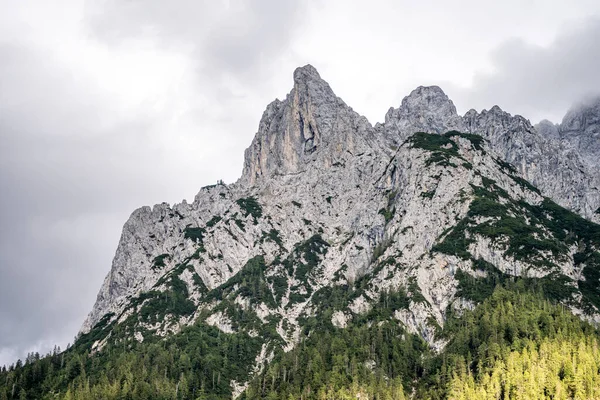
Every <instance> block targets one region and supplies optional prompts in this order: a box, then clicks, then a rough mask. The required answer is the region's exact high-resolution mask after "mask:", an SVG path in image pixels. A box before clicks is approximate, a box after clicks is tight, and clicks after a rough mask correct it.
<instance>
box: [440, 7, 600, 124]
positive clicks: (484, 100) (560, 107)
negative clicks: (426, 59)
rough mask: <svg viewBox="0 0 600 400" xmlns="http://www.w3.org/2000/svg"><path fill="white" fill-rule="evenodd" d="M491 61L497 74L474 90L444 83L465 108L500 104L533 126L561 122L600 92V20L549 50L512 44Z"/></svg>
mask: <svg viewBox="0 0 600 400" xmlns="http://www.w3.org/2000/svg"><path fill="white" fill-rule="evenodd" d="M491 62H492V66H493V69H494V72H491V73H479V74H477V75H476V76H475V78H474V80H473V84H472V85H471V87H469V88H458V87H456V86H453V85H451V84H447V85H444V87H447V88H448V93H449V95H450V96H451V97H452V98H453V100H454V101H455V102H456V103H457V106H458V107H459V108H461V109H462V110H463V111H466V109H467V108H477V109H482V108H487V109H489V108H491V107H492V106H493V105H495V104H497V105H499V106H500V107H501V108H503V109H504V110H506V111H509V112H512V113H519V114H522V115H524V116H526V117H528V118H530V119H531V120H532V122H537V121H539V120H541V119H543V118H547V119H550V120H552V121H553V122H560V120H561V119H562V116H563V115H564V114H565V112H566V111H567V109H568V108H569V107H570V106H571V105H572V104H574V103H576V102H578V101H580V100H581V99H582V98H584V97H589V96H593V95H595V94H598V93H600V74H599V73H598V71H600V19H590V20H587V21H584V22H583V23H581V22H580V23H579V24H578V25H577V26H570V27H568V28H566V29H565V30H563V31H562V32H561V33H560V34H559V35H558V36H557V37H556V38H555V40H554V41H553V42H552V44H550V45H549V46H547V47H541V46H534V45H530V44H528V43H526V42H524V41H523V40H520V39H513V40H510V41H507V42H505V43H504V44H503V45H501V46H499V47H498V48H496V49H495V50H494V51H493V52H492V53H491Z"/></svg>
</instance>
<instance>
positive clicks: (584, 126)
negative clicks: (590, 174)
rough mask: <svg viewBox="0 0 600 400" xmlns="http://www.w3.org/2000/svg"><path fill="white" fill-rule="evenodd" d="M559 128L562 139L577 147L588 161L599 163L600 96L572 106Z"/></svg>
mask: <svg viewBox="0 0 600 400" xmlns="http://www.w3.org/2000/svg"><path fill="white" fill-rule="evenodd" d="M558 130H559V136H560V139H561V140H562V141H564V142H566V143H569V144H570V145H571V146H573V147H574V148H576V149H577V150H578V151H579V152H580V153H581V155H582V156H583V157H584V158H585V160H586V161H587V162H588V163H590V164H594V163H597V161H598V154H599V153H600V97H597V98H593V99H590V100H588V101H586V102H583V103H580V104H578V105H576V106H574V107H572V108H571V109H570V110H569V111H568V112H567V114H566V115H565V117H564V118H563V120H562V123H561V124H560V126H559V128H558Z"/></svg>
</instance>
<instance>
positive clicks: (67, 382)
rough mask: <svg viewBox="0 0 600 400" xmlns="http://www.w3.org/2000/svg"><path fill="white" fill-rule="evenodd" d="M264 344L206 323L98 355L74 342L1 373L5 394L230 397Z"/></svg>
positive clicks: (39, 396)
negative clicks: (231, 383)
mask: <svg viewBox="0 0 600 400" xmlns="http://www.w3.org/2000/svg"><path fill="white" fill-rule="evenodd" d="M260 346H261V339H260V338H253V337H250V336H248V335H246V334H224V333H223V332H221V331H219V330H218V329H217V328H215V327H211V326H207V325H205V324H197V325H195V326H191V327H187V328H184V329H183V330H182V331H181V332H180V333H178V334H176V335H173V336H170V337H169V338H167V339H165V340H161V341H154V340H148V341H146V340H145V341H144V342H143V343H138V342H137V341H135V340H129V341H127V342H122V343H116V344H114V345H113V344H108V345H107V347H106V348H104V349H103V350H102V351H101V352H98V353H94V354H90V353H89V351H88V349H87V348H82V347H81V346H75V347H72V348H70V349H69V350H67V351H65V352H63V353H60V352H53V353H50V354H48V355H47V356H45V357H42V358H39V359H37V360H35V361H32V362H30V363H27V364H26V365H21V366H18V367H16V368H12V369H11V370H10V371H7V372H5V373H0V378H1V379H0V397H2V394H5V395H6V397H5V398H7V399H16V398H18V397H19V396H20V397H21V398H27V399H55V398H59V399H73V398H74V399H108V400H117V399H132V400H137V399H139V400H142V399H149V398H152V399H197V398H202V399H215V400H216V399H230V398H231V387H230V382H231V380H232V379H235V380H237V381H240V382H242V381H245V380H247V379H248V377H249V371H250V370H251V365H252V364H253V362H254V359H255V357H256V355H257V354H258V352H259V351H260ZM13 386H14V390H13ZM12 392H14V393H15V396H14V397H13V396H12V395H11V393H12ZM176 393H177V395H176Z"/></svg>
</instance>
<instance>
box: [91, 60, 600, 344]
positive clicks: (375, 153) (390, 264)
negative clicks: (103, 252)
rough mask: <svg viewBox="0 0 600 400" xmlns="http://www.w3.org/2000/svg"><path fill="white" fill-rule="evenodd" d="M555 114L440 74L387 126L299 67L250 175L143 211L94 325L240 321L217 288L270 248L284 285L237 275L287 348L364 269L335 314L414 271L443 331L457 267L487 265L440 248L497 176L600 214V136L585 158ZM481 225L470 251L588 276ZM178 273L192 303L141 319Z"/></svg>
mask: <svg viewBox="0 0 600 400" xmlns="http://www.w3.org/2000/svg"><path fill="white" fill-rule="evenodd" d="M586 112H587V111H586ZM590 113H591V114H590V115H592V114H593V115H596V116H597V114H594V112H593V110H592V111H590ZM586 115H587V116H586V117H585V118H584V121H585V123H584V122H582V121H583V120H582V119H581V118H580V117H572V118H569V121H571V120H573V121H575V122H572V123H569V124H568V126H571V127H577V129H578V130H575V128H573V129H572V130H571V131H568V132H575V131H577V132H588V133H589V132H592V131H593V129H595V128H593V126H595V125H594V123H592V122H590V121H594V117H593V115H592V116H590V115H588V114H586ZM565 118H567V117H565ZM563 124H564V122H563ZM565 126H567V125H565ZM590 127H591V128H590ZM554 128H556V127H554V126H553V125H551V124H544V125H543V127H540V128H538V129H536V128H534V127H533V126H532V125H531V124H530V123H529V121H527V120H526V119H524V118H523V117H521V116H518V115H517V116H512V115H510V114H508V113H506V112H504V111H502V110H501V109H500V108H499V107H493V108H492V109H490V110H489V111H487V110H483V111H482V112H481V113H478V112H476V111H475V110H470V111H469V112H467V113H466V114H465V116H462V117H461V116H459V115H458V114H457V112H456V108H455V107H454V104H453V103H452V101H451V100H450V99H449V98H448V97H447V96H446V95H445V94H444V92H443V91H442V90H441V89H440V88H438V87H435V86H432V87H419V88H417V89H416V90H414V91H413V92H412V93H411V94H410V95H409V96H408V97H406V98H405V99H404V100H403V101H402V103H401V105H400V107H398V108H397V109H394V108H392V109H390V110H389V111H388V113H387V114H386V118H385V122H384V123H383V124H377V125H376V126H375V127H373V126H372V125H371V124H370V123H369V122H368V121H367V120H366V118H364V117H362V116H360V115H359V114H357V113H356V112H354V111H353V110H352V109H351V108H350V107H348V106H347V105H346V104H345V103H344V102H343V101H342V100H341V99H340V98H338V97H337V96H335V94H334V92H333V91H332V89H331V88H330V86H329V85H328V84H327V82H325V81H324V80H323V79H321V77H320V76H319V74H318V72H317V71H316V70H315V68H313V67H312V66H310V65H307V66H304V67H302V68H298V69H297V70H296V71H295V72H294V86H293V89H292V90H291V92H290V93H289V94H288V95H287V97H286V98H285V99H284V100H283V101H280V100H275V101H274V102H272V103H271V104H269V105H268V106H267V109H266V110H265V112H264V114H263V116H262V119H261V121H260V124H259V128H258V132H257V133H256V135H255V137H254V140H253V141H252V144H251V145H250V147H249V148H248V149H247V150H246V152H245V161H244V169H243V173H242V176H241V178H240V179H239V181H238V182H236V183H233V184H230V185H224V184H219V185H216V186H214V187H207V188H203V189H201V190H200V192H199V193H198V195H197V196H196V197H195V199H194V202H193V203H191V204H188V203H186V202H183V203H182V204H176V205H173V206H170V205H168V204H160V205H156V206H154V207H153V208H150V207H143V208H140V209H139V210H137V211H135V212H134V213H133V214H132V215H131V217H130V219H129V220H128V221H127V223H126V224H125V226H124V228H123V234H122V237H121V240H120V242H119V246H118V248H117V251H116V255H115V258H114V260H113V265H112V269H111V271H110V273H109V274H108V276H107V277H106V279H105V281H104V284H103V285H102V288H101V289H100V292H99V294H98V298H97V302H96V304H95V305H94V308H93V310H92V312H91V313H90V314H89V316H88V318H87V320H86V321H85V323H84V325H83V326H82V329H81V331H82V332H83V333H85V332H88V331H90V329H92V328H93V327H94V325H95V324H96V323H98V322H99V321H101V319H102V318H103V317H104V316H107V314H110V318H109V322H110V323H113V324H129V325H127V326H128V327H127V329H131V330H132V331H131V332H130V333H131V335H132V337H135V338H136V339H138V338H141V339H138V340H143V335H144V334H148V333H149V332H150V333H152V334H158V335H167V334H169V333H172V332H177V331H178V330H179V329H181V327H182V326H185V325H188V324H191V323H193V322H194V321H196V320H197V319H198V318H200V316H201V315H202V316H203V318H204V317H206V320H205V322H206V323H208V324H213V325H215V326H217V327H219V328H220V329H222V330H223V331H226V332H229V331H231V330H232V329H234V328H233V327H234V326H237V325H238V324H235V323H233V324H232V321H230V319H229V318H231V316H227V315H226V314H225V313H224V312H223V310H217V309H216V307H218V301H217V300H215V299H216V298H219V299H220V298H223V296H224V294H223V293H222V292H220V295H219V296H217V297H211V295H210V294H211V293H214V291H215V290H221V291H224V290H225V289H223V288H224V287H225V288H226V287H227V284H228V282H231V279H232V278H233V277H235V276H236V275H237V274H239V273H241V272H243V271H244V269H245V268H246V266H247V265H248V263H249V262H250V261H251V260H254V263H255V264H253V265H256V262H258V261H256V260H257V257H259V258H260V260H262V261H260V262H263V263H264V265H263V269H264V271H263V272H264V276H265V280H266V281H267V285H266V286H267V287H268V290H270V291H272V292H273V299H274V301H271V302H268V301H265V300H264V299H263V301H262V302H261V301H258V302H256V301H254V300H253V299H250V298H248V297H247V296H246V295H244V294H241V293H238V292H236V290H237V288H238V286H239V285H240V283H239V282H238V283H236V284H235V285H234V284H232V287H231V288H227V290H229V292H227V293H228V294H227V296H229V297H230V298H228V300H229V301H230V302H231V306H232V307H234V306H235V307H241V308H242V309H243V310H244V311H245V312H246V311H248V312H252V313H255V314H256V317H257V319H258V320H260V321H261V323H264V324H266V323H268V321H269V318H270V317H273V316H276V317H278V318H281V320H280V323H279V324H278V326H277V332H278V334H279V335H280V336H281V339H282V340H283V342H284V343H286V346H287V347H286V349H289V348H291V347H292V346H293V345H294V344H295V343H296V341H297V339H298V335H299V332H300V329H301V328H302V327H301V321H302V319H303V317H307V316H310V315H311V313H314V310H315V307H316V306H317V305H315V304H313V303H312V296H313V295H314V293H317V292H318V291H319V290H320V289H323V288H325V287H331V286H335V285H340V284H347V283H349V282H352V281H354V280H355V279H357V278H358V277H362V276H367V277H368V278H369V279H370V281H369V282H370V283H371V284H370V285H367V286H365V287H367V288H368V289H366V291H365V293H364V295H361V296H358V297H356V298H355V299H354V300H353V302H352V304H349V305H348V306H347V307H346V308H345V309H344V310H343V311H340V313H337V314H336V315H335V321H334V324H342V325H343V321H345V320H346V318H347V317H348V316H349V315H351V314H352V313H360V312H363V311H364V310H366V309H368V308H369V304H370V302H372V301H373V299H376V298H377V296H378V293H379V292H380V291H382V290H388V289H394V288H398V287H405V288H407V287H411V288H413V289H414V290H418V291H419V292H420V294H421V297H422V298H423V299H424V300H423V301H418V302H417V301H416V300H415V301H414V304H412V306H411V307H410V308H409V309H408V310H403V311H402V312H400V313H398V315H397V318H398V319H399V320H401V321H402V322H403V323H404V324H405V325H406V326H407V327H408V329H409V330H411V331H412V332H418V333H420V334H422V335H423V336H424V337H425V338H426V339H428V340H429V341H430V342H431V343H432V344H433V345H438V344H435V343H434V337H433V331H432V329H431V326H430V324H429V322H428V321H429V320H430V318H433V319H434V320H435V321H437V322H438V323H440V324H443V322H444V315H445V314H446V310H447V308H448V307H458V304H463V305H464V304H466V303H465V302H464V301H462V300H461V299H457V298H456V285H457V283H456V282H457V281H456V279H455V278H454V272H455V271H456V270H465V271H467V272H466V273H470V272H468V271H471V272H472V264H471V261H472V260H470V259H469V260H467V259H463V258H461V257H458V256H456V255H448V254H447V253H443V252H436V251H434V250H433V248H434V245H435V244H436V243H440V241H442V240H443V238H444V235H446V234H447V232H449V231H450V230H452V229H454V228H456V226H457V224H458V221H461V220H462V221H465V219H467V217H468V212H469V207H470V205H471V204H472V202H473V201H474V199H475V197H476V196H477V195H476V193H475V190H476V189H475V188H487V189H489V186H490V182H494V183H493V185H494V187H495V188H496V189H495V190H496V192H497V193H496V196H497V195H498V193H500V194H501V195H502V196H504V200H503V201H504V202H505V203H506V204H514V207H515V208H514V209H513V210H512V211H511V212H525V211H524V210H520V209H518V207H519V206H518V204H522V202H525V203H526V204H530V205H531V206H532V207H539V206H540V204H541V203H542V202H543V196H548V197H551V198H552V199H554V200H555V201H556V202H558V203H559V204H561V205H563V206H565V207H568V208H571V209H573V210H575V211H577V212H578V213H580V214H581V215H583V216H585V217H586V218H589V219H596V220H597V219H598V218H599V217H600V215H598V214H594V211H595V210H596V209H598V208H599V207H600V197H599V195H598V193H599V188H600V185H599V184H598V179H599V176H598V175H599V173H598V171H599V168H598V162H597V160H596V161H594V157H593V156H592V154H596V155H598V153H594V150H593V148H592V147H593V146H590V147H589V148H588V152H589V155H587V156H586V157H587V158H586V159H587V161H584V157H582V155H581V153H580V151H579V150H578V148H577V147H576V146H574V145H571V144H570V142H569V143H567V141H566V139H562V138H563V133H564V132H567V131H565V130H563V128H562V126H561V127H559V128H556V129H554ZM451 130H458V131H462V132H465V133H471V134H475V135H479V136H481V137H483V138H485V139H486V140H485V141H482V144H478V143H479V142H478V139H477V138H478V136H474V137H469V136H468V135H443V136H438V134H444V133H445V132H447V131H451ZM416 132H430V133H433V134H435V135H433V136H432V135H425V136H419V135H414V134H415V133H416ZM588 133H586V134H585V135H588ZM565 135H566V134H565ZM582 135H584V134H583V133H582V134H581V135H579V136H582ZM588 136H590V137H592V136H593V133H592V134H589V135H588ZM565 137H566V136H565ZM432 138H433V139H432ZM419 140H421V141H425V142H419ZM432 149H433V150H432ZM506 163H509V164H512V166H513V167H514V169H513V168H512V167H509V166H507V164H506ZM522 177H524V178H526V179H527V180H529V181H530V182H532V183H533V184H534V185H535V186H537V187H538V188H539V189H540V190H541V194H540V193H539V192H538V191H537V189H535V188H533V187H531V185H529V184H528V183H527V182H524V181H523V180H522V179H521V178H522ZM499 207H501V206H499ZM515 210H516V211H515ZM519 210H520V211H519ZM482 218H483V217H482ZM486 218H487V217H486ZM470 223H472V224H476V223H481V221H480V220H473V221H470ZM540 232H541V233H539V235H544V234H548V232H545V231H543V230H542V231H540ZM473 234H474V233H473ZM477 239H478V240H475V241H473V242H472V243H470V244H469V246H470V247H469V248H468V249H464V251H468V252H470V254H471V256H472V257H474V258H476V259H483V260H485V261H487V262H489V263H491V264H493V265H494V266H495V267H496V268H498V269H499V270H500V271H502V272H503V273H507V274H513V275H524V274H527V275H528V276H531V277H542V276H546V275H548V274H549V273H550V272H549V271H548V270H543V269H540V268H539V265H541V264H540V263H542V264H543V263H550V264H553V265H555V267H556V268H555V269H556V271H552V272H553V273H560V274H562V275H564V276H566V277H568V279H571V280H572V281H573V282H575V281H576V280H579V279H581V276H580V271H579V270H578V269H577V268H576V266H575V264H574V259H573V254H572V253H573V252H575V248H569V249H567V250H565V251H566V253H565V254H562V255H560V257H558V256H556V257H554V256H549V255H547V254H541V253H540V254H539V255H538V256H539V257H541V261H540V259H536V260H535V261H536V263H537V264H536V263H532V262H529V261H528V260H516V259H515V258H514V257H512V256H511V255H510V254H509V253H507V249H506V248H504V247H502V245H501V244H498V243H494V242H493V241H492V240H490V239H489V238H485V237H481V238H479V237H478V238H477ZM550 239H553V238H550ZM532 240H537V239H536V238H533V239H532ZM553 257H554V258H553ZM390 260H391V261H390ZM261 265H262V264H261ZM174 279H176V283H177V287H178V288H179V289H178V290H181V287H182V286H185V288H186V289H185V292H186V293H187V300H188V301H189V302H191V311H190V303H185V304H184V305H183V306H181V307H177V308H175V307H174V308H173V310H171V311H165V315H161V319H160V321H146V320H144V319H143V318H142V317H139V319H138V317H137V316H138V315H142V316H143V315H146V316H148V315H149V313H148V312H146V313H144V312H142V311H143V310H145V309H144V307H146V305H147V304H148V303H151V302H152V301H154V300H156V301H155V304H157V303H160V301H161V299H164V298H169V295H168V294H169V293H170V291H171V290H174V289H173V288H174V287H175V286H176V285H175V284H174V283H173V280H174ZM244 279H250V278H248V277H246V278H244ZM242 282H243V280H242ZM171 284H173V288H172V287H171V286H170V285H171ZM236 285H237V286H236ZM415 285H416V286H415ZM415 288H416V289H415ZM413 289H411V290H413ZM157 293H158V295H157ZM163 293H164V295H162V294H163ZM142 295H146V296H150V297H145V298H143V299H142V297H141V296H142ZM151 295H152V296H158V297H157V298H156V299H154V300H153V298H152V297H151ZM161 296H162V297H161ZM415 296H416V295H415ZM417 297H418V296H417ZM173 298H175V297H173ZM266 298H268V296H266ZM169 304H171V303H169ZM182 310H183V311H182ZM152 315H153V314H152ZM233 322H236V321H233ZM238 322H239V321H238ZM284 326H285V327H286V328H285V329H284ZM239 329H242V328H239ZM124 331H125V332H129V331H127V330H124ZM252 333H253V334H255V333H256V332H254V331H252ZM102 343H103V342H102V341H98V344H97V346H96V347H97V348H100V347H101V346H102Z"/></svg>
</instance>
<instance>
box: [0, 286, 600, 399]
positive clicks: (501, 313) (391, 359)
mask: <svg viewBox="0 0 600 400" xmlns="http://www.w3.org/2000/svg"><path fill="white" fill-rule="evenodd" d="M346 289H347V290H351V289H350V288H346ZM332 301H334V299H333V298H332ZM404 301H406V294H405V293H403V292H402V291H399V292H394V293H385V294H383V295H382V296H381V299H380V301H379V302H378V304H377V306H376V307H374V308H373V309H372V310H371V311H370V312H369V313H367V314H365V315H361V316H359V317H355V319H354V320H353V321H352V322H351V323H349V324H348V326H347V327H345V328H336V327H334V326H333V325H331V324H330V323H328V322H327V323H324V322H323V321H328V319H326V318H319V319H317V318H315V319H314V320H312V321H307V322H306V328H305V331H304V333H303V337H302V339H301V342H300V344H299V345H298V346H297V347H296V348H294V349H293V350H291V351H289V352H287V353H286V352H283V351H279V352H278V353H277V354H276V355H275V357H274V358H273V360H272V361H271V362H270V363H268V365H267V366H266V367H265V368H264V369H263V370H262V371H261V372H259V373H256V374H254V375H253V376H251V377H250V378H251V380H250V384H249V386H248V388H247V390H246V391H245V392H244V393H242V394H241V397H240V398H241V399H247V400H249V399H262V398H267V399H356V398H361V399H407V398H418V399H597V398H600V350H599V348H598V344H599V341H598V332H597V330H596V329H595V328H594V327H593V326H592V325H590V324H588V323H586V322H584V321H582V320H581V319H579V318H578V317H576V316H574V315H573V314H572V313H571V312H570V311H568V310H567V309H566V308H565V307H563V306H561V305H557V304H553V302H552V301H551V300H549V299H548V297H547V296H545V295H544V294H543V293H542V292H541V291H532V290H530V289H528V288H527V287H526V286H525V284H524V281H522V280H521V281H517V282H514V281H510V282H504V283H503V284H502V285H498V286H497V287H496V288H495V289H494V290H493V293H492V294H491V295H490V296H489V297H488V298H487V299H485V300H484V301H483V302H482V303H481V304H479V305H478V306H477V307H475V308H474V309H473V310H472V311H465V312H464V313H462V315H450V316H448V322H447V323H446V325H445V327H444V328H443V329H440V330H439V331H438V332H437V336H438V338H439V339H441V340H443V341H444V342H445V343H446V346H445V347H444V350H443V351H441V352H439V353H436V352H435V351H433V350H431V349H430V348H429V347H428V345H427V344H426V343H425V342H424V341H423V340H422V339H421V338H420V337H419V336H417V335H413V334H410V333H409V332H407V331H406V330H405V329H403V328H402V326H401V325H400V324H399V323H396V322H393V319H390V318H389V316H390V315H391V314H392V313H393V311H394V310H395V309H398V308H400V307H402V306H404V305H403V304H402V303H403V302H404ZM330 312H331V310H323V313H324V315H327V313H330ZM329 321H330V319H329ZM256 346H259V345H258V342H257V341H255V340H254V339H253V338H251V337H249V336H247V335H244V334H224V333H222V332H221V331H219V330H218V329H217V328H214V327H210V326H207V325H205V324H203V323H199V324H196V325H194V326H190V327H187V328H185V329H184V330H183V331H182V332H180V333H179V334H176V335H174V336H171V337H168V338H167V339H165V340H159V339H157V340H155V341H145V342H144V343H137V342H136V341H123V342H122V344H121V345H116V344H112V345H108V346H107V347H106V348H105V349H103V350H102V351H100V352H96V353H92V352H91V351H90V341H89V340H88V341H86V337H85V336H83V337H81V338H79V340H78V341H76V342H75V344H74V345H73V346H71V347H69V348H68V349H67V350H66V351H63V352H59V351H54V352H53V353H52V354H48V355H46V356H43V357H40V356H39V355H37V354H32V355H30V356H28V357H27V359H26V360H25V361H24V362H22V361H19V362H17V363H16V364H15V365H12V366H10V367H9V368H3V369H2V372H1V373H0V399H2V400H4V399H51V398H52V399H54V398H59V399H149V398H153V399H226V398H231V390H232V388H231V386H230V383H231V380H232V379H233V378H234V377H239V376H241V375H243V374H244V371H246V370H247V369H248V367H249V365H251V364H252V362H253V357H254V354H255V352H256V351H257V349H256Z"/></svg>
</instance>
